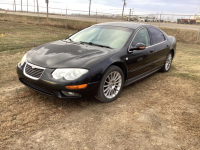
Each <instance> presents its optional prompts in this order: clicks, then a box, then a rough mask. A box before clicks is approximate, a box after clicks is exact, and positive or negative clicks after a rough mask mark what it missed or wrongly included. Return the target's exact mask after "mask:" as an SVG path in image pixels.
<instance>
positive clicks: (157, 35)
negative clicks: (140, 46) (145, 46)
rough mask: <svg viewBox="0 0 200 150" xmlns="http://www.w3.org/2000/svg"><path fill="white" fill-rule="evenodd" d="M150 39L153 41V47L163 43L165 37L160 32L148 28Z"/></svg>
mask: <svg viewBox="0 0 200 150" xmlns="http://www.w3.org/2000/svg"><path fill="white" fill-rule="evenodd" d="M149 32H150V34H151V38H152V40H153V45H154V44H158V43H160V42H163V41H165V36H164V34H163V33H162V32H160V31H159V30H157V29H155V28H149Z"/></svg>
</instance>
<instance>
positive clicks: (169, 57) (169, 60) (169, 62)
mask: <svg viewBox="0 0 200 150" xmlns="http://www.w3.org/2000/svg"><path fill="white" fill-rule="evenodd" d="M172 60H173V54H172V52H170V53H169V54H168V55H167V59H166V61H165V64H164V66H163V68H162V69H161V71H162V72H168V71H169V69H170V68H171V65H172Z"/></svg>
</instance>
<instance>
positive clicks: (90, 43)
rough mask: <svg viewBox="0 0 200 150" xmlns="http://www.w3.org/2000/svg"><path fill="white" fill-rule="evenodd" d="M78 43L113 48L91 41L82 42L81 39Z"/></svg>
mask: <svg viewBox="0 0 200 150" xmlns="http://www.w3.org/2000/svg"><path fill="white" fill-rule="evenodd" d="M80 43H81V44H89V45H95V46H99V47H105V48H110V49H113V48H112V47H110V46H106V45H100V44H95V43H92V42H83V41H80Z"/></svg>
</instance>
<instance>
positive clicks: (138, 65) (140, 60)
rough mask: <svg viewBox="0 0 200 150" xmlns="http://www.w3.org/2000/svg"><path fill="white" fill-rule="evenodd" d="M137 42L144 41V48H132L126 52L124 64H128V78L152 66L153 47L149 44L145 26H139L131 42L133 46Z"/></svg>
mask: <svg viewBox="0 0 200 150" xmlns="http://www.w3.org/2000/svg"><path fill="white" fill-rule="evenodd" d="M137 43H144V44H145V45H146V49H144V50H134V51H133V52H132V53H130V54H128V55H127V57H126V59H127V61H126V64H127V66H128V79H131V78H134V77H136V76H138V75H141V74H143V73H145V72H147V71H149V70H151V69H152V68H153V62H154V60H155V59H154V54H153V52H154V47H153V46H152V47H151V46H150V45H151V42H150V36H149V33H148V30H147V29H146V28H141V29H140V30H139V31H138V32H137V34H136V36H135V37H134V38H133V41H132V42H131V46H132V47H134V46H135V45H136V44H137Z"/></svg>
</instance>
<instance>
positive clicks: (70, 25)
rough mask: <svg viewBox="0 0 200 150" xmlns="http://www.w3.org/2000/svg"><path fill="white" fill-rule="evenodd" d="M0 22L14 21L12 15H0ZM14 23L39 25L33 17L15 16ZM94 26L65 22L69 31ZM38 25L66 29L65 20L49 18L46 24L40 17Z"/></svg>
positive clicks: (90, 23)
mask: <svg viewBox="0 0 200 150" xmlns="http://www.w3.org/2000/svg"><path fill="white" fill-rule="evenodd" d="M0 20H2V21H12V22H13V21H14V19H13V15H10V14H0ZM15 22H18V23H25V24H35V25H36V24H37V25H38V24H39V23H38V17H33V16H20V15H15ZM94 24H95V23H94V22H87V21H76V20H69V19H68V20H67V28H68V29H71V30H82V29H84V28H86V27H89V26H91V25H94ZM40 25H43V26H53V27H61V28H66V20H65V19H54V18H49V21H48V22H47V19H46V18H42V17H40Z"/></svg>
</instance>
